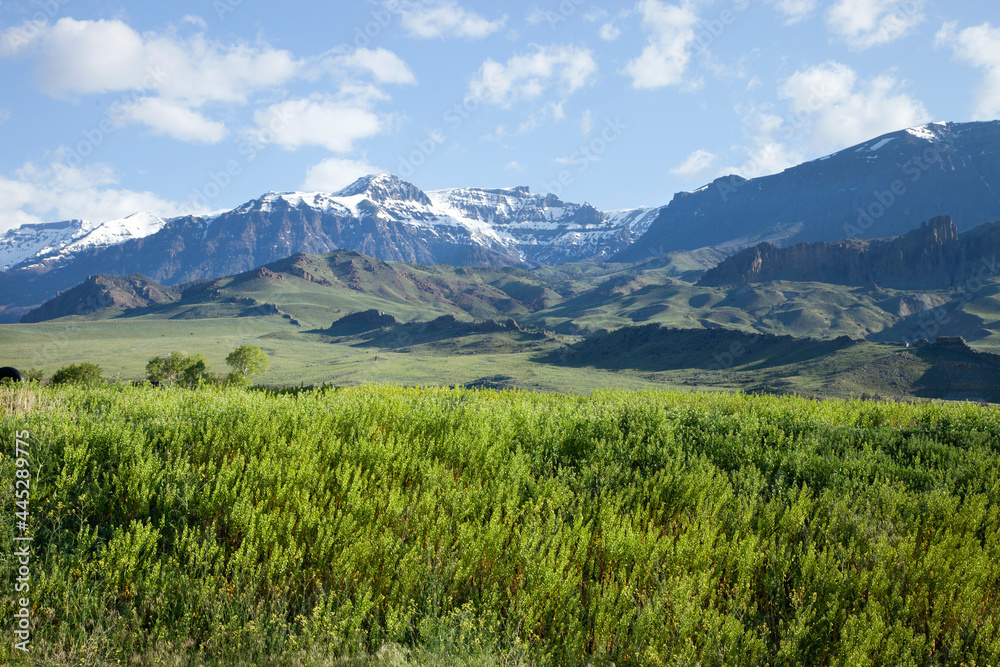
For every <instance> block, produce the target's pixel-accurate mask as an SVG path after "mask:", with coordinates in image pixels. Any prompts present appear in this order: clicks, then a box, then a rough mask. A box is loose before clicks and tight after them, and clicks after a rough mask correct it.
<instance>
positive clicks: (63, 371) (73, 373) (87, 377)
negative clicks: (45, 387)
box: [51, 361, 103, 385]
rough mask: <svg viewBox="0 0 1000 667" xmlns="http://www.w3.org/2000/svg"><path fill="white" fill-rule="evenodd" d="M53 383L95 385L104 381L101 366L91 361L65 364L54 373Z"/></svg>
mask: <svg viewBox="0 0 1000 667" xmlns="http://www.w3.org/2000/svg"><path fill="white" fill-rule="evenodd" d="M51 382H52V384H54V385H60V384H82V385H94V384H98V383H100V382H103V378H102V377H101V367H100V366H98V365H97V364H92V363H90V362H87V361H85V362H83V363H82V364H70V365H69V366H63V367H62V368H60V369H59V370H57V371H56V372H55V373H53V374H52V380H51Z"/></svg>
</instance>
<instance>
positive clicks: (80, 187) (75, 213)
mask: <svg viewBox="0 0 1000 667" xmlns="http://www.w3.org/2000/svg"><path fill="white" fill-rule="evenodd" d="M56 157H57V158H58V157H59V156H58V155H57V156H56ZM15 176H16V177H15V178H7V177H0V233H2V232H4V231H7V230H8V229H13V228H14V227H18V226H20V225H22V224H29V223H39V222H48V221H51V220H68V219H74V218H83V219H85V220H93V221H105V220H113V219H115V218H122V217H125V216H127V215H131V214H132V213H135V212H136V211H150V212H152V213H154V214H156V215H159V216H161V217H171V216H177V215H185V214H188V213H201V212H204V211H200V210H197V209H194V208H192V207H191V205H190V204H189V203H179V202H171V201H167V200H165V199H163V198H161V197H159V196H158V195H156V194H153V193H152V192H136V191H134V190H128V189H124V188H120V187H117V186H118V179H117V177H116V176H115V174H114V171H113V170H112V169H111V167H109V166H107V165H102V164H94V165H88V166H86V167H70V166H67V165H66V164H64V163H63V162H61V161H55V162H52V163H51V164H48V165H45V166H38V165H35V164H34V163H31V162H28V163H25V164H24V165H23V166H22V167H21V168H20V169H19V170H18V171H17V173H16V174H15Z"/></svg>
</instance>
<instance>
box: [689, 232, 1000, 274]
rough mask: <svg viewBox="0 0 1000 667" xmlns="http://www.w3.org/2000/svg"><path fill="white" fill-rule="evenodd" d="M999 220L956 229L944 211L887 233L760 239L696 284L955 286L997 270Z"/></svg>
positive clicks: (999, 245)
mask: <svg viewBox="0 0 1000 667" xmlns="http://www.w3.org/2000/svg"><path fill="white" fill-rule="evenodd" d="M997 254H1000V222H995V223H989V224H986V225H981V226H980V227H977V228H975V229H972V230H970V231H968V232H966V233H964V234H961V235H960V234H959V233H958V229H957V227H956V225H955V223H954V221H953V220H952V219H951V218H950V217H948V216H941V217H937V218H934V219H933V220H930V221H928V222H925V223H923V224H922V225H921V226H920V228H919V229H915V230H913V231H912V232H909V233H908V234H906V235H904V236H900V237H893V238H887V239H873V240H860V239H848V240H845V241H836V242H832V243H823V242H821V243H796V244H794V245H791V246H788V247H784V248H781V247H778V246H775V245H772V244H770V243H761V244H759V245H757V246H755V247H753V248H748V249H746V250H744V251H743V252H740V253H737V254H736V255H733V256H732V257H729V258H728V259H726V260H724V261H723V262H721V263H720V264H719V265H718V266H717V267H715V268H714V269H711V270H709V271H708V272H706V273H705V275H704V276H702V278H701V280H700V281H699V282H698V284H699V285H730V284H738V283H761V282H768V281H772V280H788V281H811V282H824V283H833V284H838V285H856V286H865V285H873V284H877V285H882V286H885V287H897V288H901V289H909V288H919V287H924V286H928V285H933V286H939V287H944V286H956V285H960V284H961V283H962V282H963V281H966V280H969V279H970V278H972V277H977V276H978V277H979V278H980V279H982V278H983V274H984V273H986V274H987V275H989V276H992V275H995V274H996V272H997V268H998V267H997V265H996V256H997Z"/></svg>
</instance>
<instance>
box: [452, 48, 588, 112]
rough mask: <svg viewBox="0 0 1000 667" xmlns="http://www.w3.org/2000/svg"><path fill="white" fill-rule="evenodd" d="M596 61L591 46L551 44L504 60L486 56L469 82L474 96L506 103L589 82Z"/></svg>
mask: <svg viewBox="0 0 1000 667" xmlns="http://www.w3.org/2000/svg"><path fill="white" fill-rule="evenodd" d="M596 73H597V62H596V61H595V60H594V56H593V53H592V52H591V51H590V49H586V48H582V47H577V46H563V45H552V46H544V47H541V46H539V47H536V48H535V52H534V53H530V54H523V55H515V56H513V57H512V58H510V60H508V61H507V62H506V64H501V63H498V62H496V61H495V60H492V59H491V60H487V61H486V62H484V63H483V65H482V67H480V68H479V72H478V73H477V74H476V75H475V77H474V78H473V80H472V83H471V84H470V92H471V94H472V95H473V96H475V97H477V98H479V99H481V100H482V101H483V102H485V103H487V104H495V105H499V106H502V107H509V106H510V105H511V104H513V103H514V102H517V101H520V100H533V99H536V98H538V97H540V96H541V95H542V94H543V93H545V91H546V90H547V89H549V88H550V87H556V88H558V90H559V94H560V95H563V96H567V95H570V94H572V93H574V92H575V91H577V90H579V89H580V88H582V87H583V86H585V85H587V84H588V83H590V81H591V80H592V79H593V77H594V75H595V74H596Z"/></svg>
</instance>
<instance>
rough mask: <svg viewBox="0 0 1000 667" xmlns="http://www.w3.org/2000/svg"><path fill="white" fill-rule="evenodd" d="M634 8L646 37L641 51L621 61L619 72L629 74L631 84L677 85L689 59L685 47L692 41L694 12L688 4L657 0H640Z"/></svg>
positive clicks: (655, 86) (694, 20) (654, 86)
mask: <svg viewBox="0 0 1000 667" xmlns="http://www.w3.org/2000/svg"><path fill="white" fill-rule="evenodd" d="M638 10H639V12H640V13H641V14H642V27H643V29H644V30H645V31H646V32H647V33H649V40H648V43H647V45H646V48H645V49H643V51H642V54H641V55H639V57H637V58H635V59H633V60H630V61H629V62H628V63H627V64H626V65H625V69H624V70H623V73H624V74H626V75H628V76H630V77H632V87H633V88H639V89H652V88H662V87H664V86H676V85H680V84H681V83H683V81H684V74H685V72H686V71H687V68H688V64H689V63H690V61H691V54H690V53H689V51H688V49H689V47H690V46H691V45H692V44H693V43H694V41H695V33H694V26H695V24H696V23H697V22H698V16H697V14H695V12H694V11H693V10H692V9H691V7H690V6H689V5H686V4H685V5H683V6H681V5H667V4H664V3H663V2H660V1H659V0H642V2H640V3H639V5H638Z"/></svg>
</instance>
